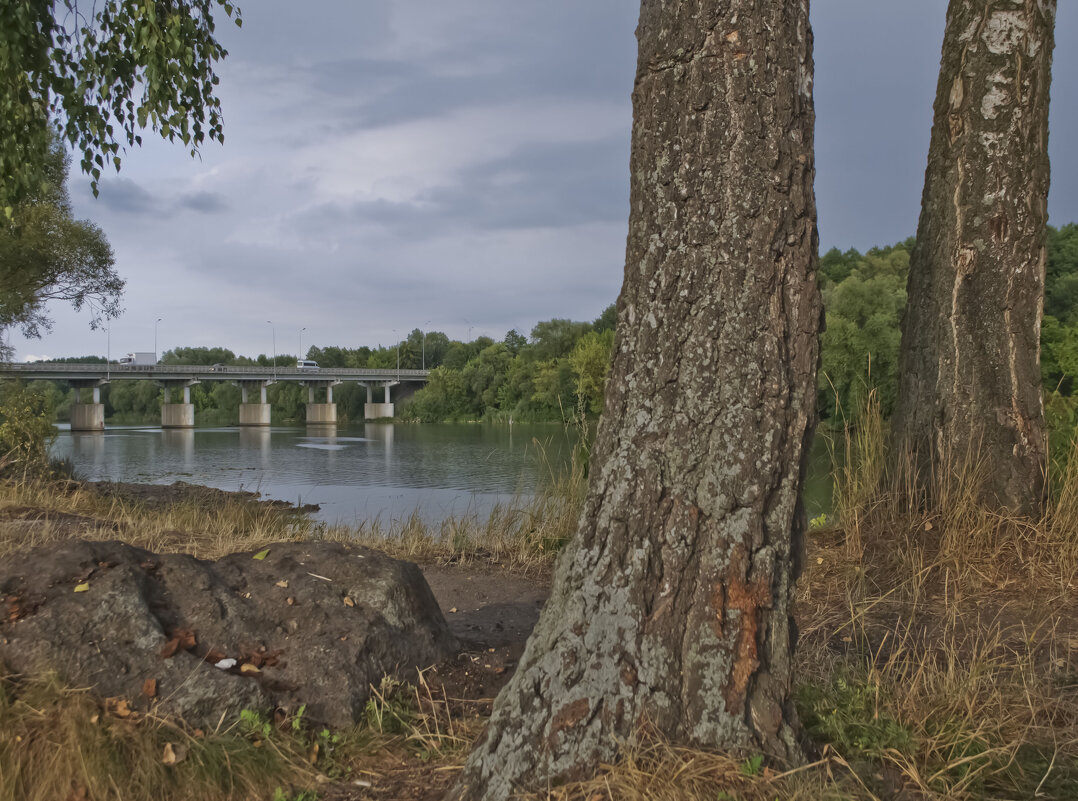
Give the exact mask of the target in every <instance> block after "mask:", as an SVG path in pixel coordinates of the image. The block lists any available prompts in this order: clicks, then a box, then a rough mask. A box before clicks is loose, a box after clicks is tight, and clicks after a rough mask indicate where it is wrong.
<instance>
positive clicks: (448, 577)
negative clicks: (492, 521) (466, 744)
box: [321, 562, 550, 801]
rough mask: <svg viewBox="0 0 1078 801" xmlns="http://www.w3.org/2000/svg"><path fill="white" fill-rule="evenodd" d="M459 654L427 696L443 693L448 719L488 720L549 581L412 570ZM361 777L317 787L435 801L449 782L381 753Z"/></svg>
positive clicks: (367, 796)
mask: <svg viewBox="0 0 1078 801" xmlns="http://www.w3.org/2000/svg"><path fill="white" fill-rule="evenodd" d="M420 567H421V568H422V570H423V574H424V576H426V578H427V583H428V584H430V587H431V590H432V591H433V592H434V596H435V598H437V600H438V604H439V606H441V607H442V612H443V613H444V614H445V617H446V620H447V621H448V622H449V626H450V628H451V629H452V630H453V633H454V634H456V635H457V637H458V638H459V639H460V641H461V646H462V648H461V650H460V652H459V653H458V654H457V655H456V656H455V657H454V658H453V659H451V660H449V661H448V662H445V663H442V664H440V665H437V666H435V667H434V668H432V669H431V670H430V671H428V672H427V673H426V674H425V676H426V679H427V681H428V682H429V684H430V686H431V689H432V693H433V694H434V695H435V696H436V697H437V696H441V695H442V693H444V694H445V695H444V697H446V698H448V699H449V704H450V707H451V708H452V709H453V710H454V713H455V714H456V713H461V712H463V713H466V714H476V713H478V714H480V715H483V716H484V717H485V716H487V715H489V714H490V707H491V704H492V703H493V701H494V697H495V696H496V695H497V694H498V691H499V690H500V689H501V688H502V686H504V685H505V683H506V682H507V681H508V680H509V677H510V676H512V674H513V670H514V669H515V668H516V666H517V663H518V662H519V660H520V657H521V654H522V653H523V652H524V644H525V642H526V641H527V639H528V635H529V634H530V633H531V630H532V628H533V627H534V626H535V623H536V621H537V620H538V619H539V612H540V610H541V609H542V607H543V603H544V602H545V601H546V599H547V596H548V594H549V589H550V578H549V576H543V575H538V576H520V575H516V574H513V573H508V572H506V571H505V570H503V569H501V568H499V567H497V566H493V565H483V564H478V563H473V564H469V565H439V564H432V563H422V562H421V563H420ZM370 771H371V772H370V774H369V775H368V776H367V777H366V778H361V779H359V780H358V782H359V784H357V783H356V781H357V780H353V781H351V782H342V783H340V784H337V785H334V786H332V787H328V788H323V791H322V796H321V797H325V798H326V799H327V801H375V800H377V801H439V799H441V798H443V797H444V795H445V793H446V791H447V790H448V789H449V786H450V784H451V783H452V782H453V779H454V778H455V777H456V771H455V770H452V769H447V768H446V767H445V766H441V767H439V766H437V765H429V766H428V765H424V764H422V763H417V761H416V760H415V759H403V758H401V757H400V756H397V755H395V754H392V753H386V754H383V755H382V757H381V760H380V762H378V763H377V764H372V765H371V766H370Z"/></svg>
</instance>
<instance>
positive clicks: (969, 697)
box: [798, 395, 1078, 801]
mask: <svg viewBox="0 0 1078 801" xmlns="http://www.w3.org/2000/svg"><path fill="white" fill-rule="evenodd" d="M835 450H836V451H838V452H839V453H840V454H841V457H842V458H841V459H836V460H835V461H836V466H835V471H834V480H835V507H836V512H837V528H835V529H833V530H831V531H823V532H814V537H813V541H812V542H811V544H810V553H811V554H812V555H814V556H815V558H814V559H813V558H810V560H809V568H808V570H807V571H806V576H805V577H804V579H803V580H802V583H801V587H800V590H799V592H800V600H801V604H802V613H801V616H800V617H801V630H802V635H803V637H802V641H801V659H802V662H803V679H804V681H803V684H802V686H801V688H800V689H799V692H798V700H799V705H800V709H801V715H802V718H803V720H804V721H805V723H806V726H807V728H808V730H809V732H810V734H811V735H812V736H813V737H814V738H815V739H816V740H817V743H818V744H821V745H826V747H828V748H830V749H833V750H834V751H835V752H836V753H838V754H840V755H841V756H842V757H843V758H844V759H846V760H847V761H848V762H849V763H850V764H851V765H853V766H854V767H855V768H856V769H857V772H858V773H859V774H860V776H861V777H862V779H863V780H864V782H865V786H866V787H867V788H869V789H870V790H871V791H872V792H873V793H875V794H878V795H879V796H880V797H885V796H886V795H887V794H888V792H898V791H902V792H906V793H908V794H910V797H916V798H930V799H959V800H961V799H970V800H971V801H973V799H1011V798H1034V797H1041V798H1058V799H1064V798H1075V797H1078V796H1076V795H1075V793H1076V792H1078V791H1076V788H1078V534H1076V532H1078V459H1072V460H1071V461H1070V462H1069V464H1068V468H1067V469H1066V470H1064V471H1061V472H1060V473H1058V478H1057V480H1056V481H1055V482H1054V484H1053V487H1052V493H1051V498H1052V501H1051V503H1050V504H1049V508H1048V510H1047V512H1046V513H1045V514H1044V515H1043V516H1042V517H1041V518H1039V519H1029V518H1023V517H1020V516H1016V515H1010V514H1008V513H1006V512H1001V511H1000V510H998V509H992V508H988V507H986V506H984V505H983V504H982V503H980V501H979V500H978V499H979V498H981V497H982V495H981V493H980V491H979V490H980V487H981V481H982V480H983V477H984V475H985V471H986V470H987V469H989V466H987V465H984V464H983V463H982V462H980V461H979V460H978V459H977V458H976V452H975V449H973V448H971V449H970V452H969V453H966V454H958V455H957V458H955V459H952V460H951V461H950V463H951V464H954V465H957V467H956V468H955V469H952V470H950V471H948V472H947V473H946V474H942V475H940V474H934V475H932V476H930V478H929V479H928V481H929V482H930V486H927V487H926V486H922V485H919V484H918V483H917V481H916V480H915V478H914V470H913V464H914V463H913V459H912V458H910V457H909V456H907V455H903V454H893V453H889V452H888V443H887V432H886V425H885V422H884V421H883V419H882V416H881V415H880V414H879V406H878V404H876V403H874V402H873V399H872V397H871V395H870V397H869V399H868V403H867V404H866V407H865V408H864V409H863V410H862V413H861V415H860V417H859V418H858V422H857V426H856V427H850V426H847V427H846V429H845V431H844V441H843V442H842V443H841V448H840V449H839V448H836V449H835ZM1071 465H1073V466H1074V467H1073V468H1072V467H1071ZM929 499H930V500H929Z"/></svg>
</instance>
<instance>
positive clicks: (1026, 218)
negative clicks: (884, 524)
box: [892, 0, 1056, 515]
mask: <svg viewBox="0 0 1078 801" xmlns="http://www.w3.org/2000/svg"><path fill="white" fill-rule="evenodd" d="M1055 10H1056V3H1055V0H1038V2H1036V3H1033V2H1028V3H1015V2H1013V0H951V3H950V6H949V8H948V12H947V25H946V29H945V33H944V40H943V57H942V61H941V66H940V76H939V84H938V86H937V89H936V103H935V118H934V122H933V126H932V140H931V145H930V148H929V154H928V168H927V170H926V172H925V187H924V195H923V197H922V201H921V218H920V221H919V223H918V226H917V242H916V245H915V247H914V249H913V253H912V254H911V256H910V277H909V288H908V295H909V301H908V306H907V309H906V315H905V319H904V322H903V334H902V348H901V354H900V369H899V375H900V379H899V394H898V402H897V405H896V408H895V415H894V420H893V424H892V425H893V431H894V434H895V436H896V441H897V443H898V444H899V446H900V450H901V451H904V452H911V453H913V454H914V463H915V464H916V465H917V466H918V469H919V471H920V474H921V477H922V483H923V484H924V485H925V486H926V487H928V488H929V489H931V485H932V484H933V483H934V482H936V483H938V482H939V481H940V480H946V477H947V476H949V475H952V474H954V473H957V472H963V471H968V470H970V469H973V468H975V467H980V466H982V465H984V466H987V469H985V470H984V471H983V472H984V481H983V484H982V487H981V491H982V498H981V500H982V501H984V502H985V503H988V504H991V505H996V506H1001V507H1005V508H1008V509H1011V510H1013V511H1018V512H1027V513H1031V514H1034V515H1037V514H1039V513H1040V511H1041V510H1042V509H1043V501H1044V486H1045V484H1044V479H1045V462H1046V447H1047V446H1046V442H1045V432H1044V410H1043V404H1042V400H1041V392H1040V388H1041V381H1040V365H1039V363H1038V357H1039V340H1040V329H1041V312H1042V302H1043V297H1044V275H1045V233H1046V224H1047V215H1048V212H1047V203H1048V181H1049V165H1048V90H1049V83H1050V80H1051V64H1052V47H1053V42H1054V38H1053V32H1054V24H1055Z"/></svg>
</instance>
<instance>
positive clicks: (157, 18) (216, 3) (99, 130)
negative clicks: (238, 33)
mask: <svg viewBox="0 0 1078 801" xmlns="http://www.w3.org/2000/svg"><path fill="white" fill-rule="evenodd" d="M217 9H221V10H223V11H224V12H225V14H226V15H227V16H229V17H233V18H234V19H235V22H236V24H237V25H240V24H241V22H242V20H241V18H240V16H239V9H238V8H236V7H235V6H234V5H233V4H232V3H231V2H227V1H226V0H96V2H85V1H84V2H81V3H80V2H79V0H5V2H4V3H2V4H0V119H3V120H4V124H3V126H0V208H3V209H4V211H5V214H4V215H0V222H2V220H3V218H4V217H5V216H6V217H7V218H10V217H11V214H12V211H13V209H14V206H15V204H16V203H17V202H18V201H19V200H21V199H22V198H23V197H25V196H26V195H27V194H31V193H33V192H34V191H36V188H37V187H38V185H39V184H40V183H41V180H42V177H43V176H42V174H41V172H40V170H38V169H37V165H40V164H42V163H43V162H44V160H45V155H46V153H47V152H48V150H49V147H50V144H51V139H50V135H49V129H50V127H51V124H55V126H56V127H57V128H58V129H59V130H60V132H61V133H62V135H63V138H64V139H65V140H67V141H68V142H69V143H70V144H71V145H72V146H73V147H74V149H75V151H76V152H77V153H78V154H79V155H80V162H79V163H80V166H81V168H82V171H83V172H85V173H86V174H88V175H89V176H90V177H91V186H92V187H93V189H94V193H95V194H96V193H97V181H98V179H99V178H100V177H101V172H102V170H103V169H104V168H105V167H106V166H113V167H115V168H116V169H117V170H118V169H119V168H120V163H121V153H122V150H123V148H125V147H127V146H133V145H136V144H141V142H142V139H141V133H140V132H141V131H142V130H143V129H144V128H149V129H150V130H152V131H154V132H156V133H159V134H160V135H161V136H163V137H165V138H167V139H169V140H174V139H177V138H178V139H179V140H180V141H182V142H183V143H184V144H185V145H187V146H188V147H189V148H190V151H191V153H192V154H194V153H197V152H198V148H199V146H200V145H202V143H203V142H205V141H206V140H207V139H210V140H217V141H222V142H223V141H224V129H223V127H222V119H221V104H220V100H219V99H218V98H217V95H216V86H217V83H218V78H217V75H216V74H215V72H214V66H215V64H216V62H218V61H220V60H221V59H222V58H224V57H225V55H226V54H227V53H226V51H225V49H224V48H223V47H222V46H221V44H220V42H219V41H218V40H217V37H216V34H215V23H214V12H215V11H216V10H217ZM50 120H51V121H52V122H51V123H50Z"/></svg>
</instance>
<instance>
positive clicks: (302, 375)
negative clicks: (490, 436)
mask: <svg viewBox="0 0 1078 801" xmlns="http://www.w3.org/2000/svg"><path fill="white" fill-rule="evenodd" d="M11 374H16V375H26V376H28V377H30V376H35V375H37V376H42V377H44V376H46V375H47V376H56V377H60V376H64V375H67V376H69V377H72V378H78V377H80V376H87V377H99V376H100V377H105V376H108V377H121V376H122V377H132V378H134V377H143V378H146V379H154V378H186V377H198V378H212V379H218V380H222V381H227V380H228V379H230V378H237V377H243V376H249V377H250V380H260V381H272V380H274V379H275V378H276V379H277V380H280V379H282V378H284V379H286V380H319V379H329V380H333V379H351V380H363V379H369V380H382V381H385V380H393V379H413V380H422V379H426V378H427V376H428V375H429V374H430V370H405V369H401V370H397V369H394V368H389V369H382V368H357V367H320V368H318V369H317V370H311V369H301V368H298V367H278V368H276V370H274V368H273V367H249V366H232V365H226V366H224V367H207V366H203V365H174V364H156V365H144V364H138V365H136V364H108V365H105V364H68V363H49V362H45V363H35V364H10V363H9V364H3V363H0V376H3V375H11ZM61 380H62V379H61Z"/></svg>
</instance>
